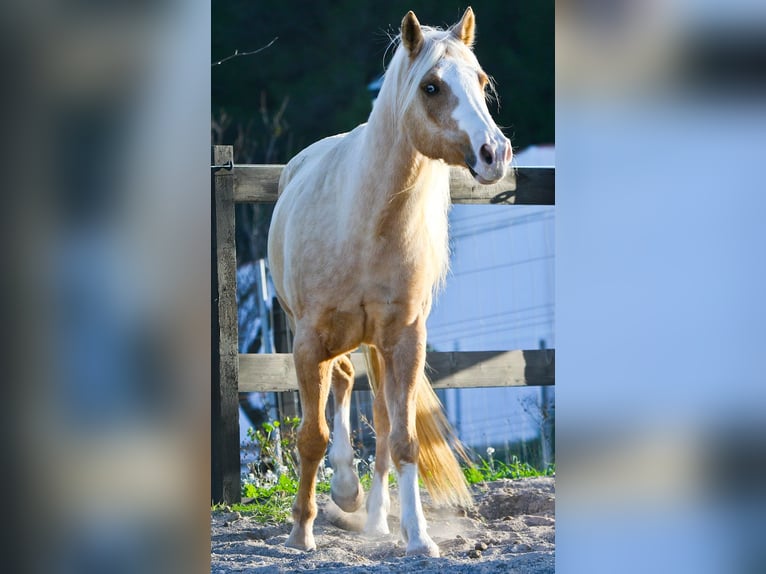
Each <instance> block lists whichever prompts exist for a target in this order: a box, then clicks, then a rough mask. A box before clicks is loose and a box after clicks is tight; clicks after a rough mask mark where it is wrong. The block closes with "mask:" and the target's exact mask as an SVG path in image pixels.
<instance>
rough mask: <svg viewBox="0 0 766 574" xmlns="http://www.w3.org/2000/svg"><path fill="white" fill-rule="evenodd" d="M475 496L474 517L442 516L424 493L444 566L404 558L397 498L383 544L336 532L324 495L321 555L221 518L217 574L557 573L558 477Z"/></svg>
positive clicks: (216, 516)
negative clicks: (312, 573) (309, 573)
mask: <svg viewBox="0 0 766 574" xmlns="http://www.w3.org/2000/svg"><path fill="white" fill-rule="evenodd" d="M473 493H474V501H475V503H476V505H475V508H474V509H472V510H470V511H468V512H462V511H461V512H458V511H455V510H445V509H436V508H434V507H433V506H432V505H431V504H430V500H429V498H428V496H427V494H425V493H423V506H424V510H425V513H426V519H427V520H428V532H429V534H430V535H431V537H432V538H433V539H434V541H435V542H436V543H437V544H438V545H439V548H440V550H441V557H440V558H424V557H407V556H405V555H404V551H405V545H404V543H403V542H402V541H401V540H400V537H399V519H398V515H399V508H398V505H397V494H396V492H395V491H392V492H391V495H392V496H391V502H392V508H391V513H390V515H389V521H388V522H389V527H390V529H391V533H392V534H391V535H390V536H388V537H386V538H382V539H377V540H368V539H366V538H364V537H362V536H361V535H360V534H356V533H353V532H346V531H344V530H341V529H339V528H337V527H336V526H334V525H333V524H332V523H331V518H332V516H333V512H339V510H337V507H334V504H333V503H332V501H330V499H329V496H328V495H319V496H318V504H319V516H318V517H317V520H316V523H315V525H314V535H315V538H316V543H317V550H316V551H314V552H301V551H299V550H293V549H291V548H287V547H285V546H284V542H285V540H286V539H287V535H288V534H289V532H290V524H280V525H275V526H264V525H262V524H258V523H257V522H255V521H253V520H251V519H249V518H247V517H241V516H239V514H238V513H235V512H226V511H216V512H213V513H212V516H211V538H212V548H211V573H212V574H229V573H231V572H259V573H264V574H265V573H273V572H306V571H311V570H315V569H319V570H321V571H322V572H323V573H335V574H341V573H354V574H360V573H369V574H385V573H394V572H397V573H398V572H418V573H419V574H436V573H439V574H443V573H450V574H456V573H462V572H512V573H514V572H518V573H522V572H523V573H525V574H543V573H552V572H554V551H555V515H554V500H555V489H554V479H553V478H552V477H542V478H527V479H520V480H500V481H495V482H491V483H487V484H484V485H481V486H475V487H474V488H473ZM333 507H334V509H333Z"/></svg>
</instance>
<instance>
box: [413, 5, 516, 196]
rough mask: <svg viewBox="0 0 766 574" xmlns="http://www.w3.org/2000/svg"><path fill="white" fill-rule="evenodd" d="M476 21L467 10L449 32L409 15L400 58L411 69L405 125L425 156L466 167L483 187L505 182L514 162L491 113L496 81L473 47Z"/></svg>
mask: <svg viewBox="0 0 766 574" xmlns="http://www.w3.org/2000/svg"><path fill="white" fill-rule="evenodd" d="M474 30H475V17H474V14H473V10H472V9H471V8H468V9H467V10H466V11H465V13H464V14H463V17H462V18H461V20H460V22H458V23H457V24H455V25H454V26H452V27H451V28H450V29H449V30H446V31H441V30H434V29H431V28H428V27H424V26H421V25H420V23H419V22H418V19H417V18H416V16H415V14H414V13H413V12H412V11H410V12H408V13H407V15H406V16H405V17H404V19H403V20H402V28H401V47H400V48H399V51H402V50H404V51H406V57H405V56H404V55H400V58H401V60H402V63H401V65H402V66H403V67H406V79H405V80H404V85H405V89H404V90H403V91H402V97H401V99H400V105H401V107H400V113H401V116H402V119H403V121H402V122H401V126H402V130H404V132H405V134H406V136H407V138H408V139H409V141H410V143H411V144H412V145H413V146H414V147H415V149H417V150H418V151H419V152H420V153H422V154H423V155H425V156H427V157H430V158H432V159H442V160H444V161H445V162H446V163H448V164H450V165H465V166H466V167H468V169H469V170H470V172H471V174H472V175H473V176H474V178H475V179H476V180H477V181H478V182H479V183H483V184H489V183H494V182H496V181H498V180H500V179H501V178H502V177H503V176H504V175H505V172H506V169H507V166H508V164H509V163H510V161H511V157H512V150H511V142H510V140H509V139H508V138H507V137H505V135H503V132H502V131H501V130H500V128H498V127H497V125H496V124H495V122H494V120H493V119H492V117H491V116H490V113H489V110H488V109H487V91H490V90H492V81H491V79H490V78H489V76H487V74H486V73H485V72H484V71H483V70H482V68H481V66H480V65H479V62H478V60H477V59H476V56H475V55H474V53H473V50H472V46H473V42H474V36H475V34H474Z"/></svg>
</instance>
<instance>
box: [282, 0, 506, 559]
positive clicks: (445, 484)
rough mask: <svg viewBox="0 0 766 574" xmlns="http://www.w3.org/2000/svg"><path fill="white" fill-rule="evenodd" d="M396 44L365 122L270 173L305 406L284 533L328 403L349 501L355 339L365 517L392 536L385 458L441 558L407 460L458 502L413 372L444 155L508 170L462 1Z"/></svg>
mask: <svg viewBox="0 0 766 574" xmlns="http://www.w3.org/2000/svg"><path fill="white" fill-rule="evenodd" d="M398 40H399V44H400V45H399V46H398V47H397V49H396V51H395V53H394V55H393V58H392V60H391V63H390V64H389V67H388V70H387V71H386V74H385V80H384V82H383V85H382V87H381V90H380V95H379V96H378V99H377V101H376V103H375V107H374V109H373V111H372V113H371V114H370V117H369V121H368V122H367V123H366V124H363V125H360V126H358V127H357V128H356V129H354V130H353V131H351V132H349V133H347V134H343V135H338V136H334V137H330V138H326V139H323V140H321V141H319V142H317V143H315V144H313V145H311V146H309V147H308V148H306V149H305V150H303V151H302V152H301V153H299V154H298V155H297V156H296V157H295V158H293V159H292V160H291V161H290V162H289V163H288V164H287V166H286V168H285V170H284V172H283V174H282V177H281V179H280V182H279V189H280V197H279V201H278V202H277V205H276V208H275V210H274V216H273V219H272V223H271V230H270V232H269V261H270V265H271V272H272V275H273V279H274V285H275V287H276V290H277V293H278V296H279V300H280V302H281V303H282V306H283V307H284V309H285V311H286V312H287V314H288V316H289V318H290V322H291V326H292V328H293V332H294V334H295V341H294V345H293V355H294V360H295V369H296V374H297V377H298V382H299V389H300V399H301V406H302V410H303V420H302V423H301V426H300V428H299V430H298V451H299V453H300V475H301V477H300V486H299V490H298V494H297V497H296V500H295V504H294V505H293V520H294V524H293V527H292V532H291V533H290V536H289V538H288V539H287V545H288V546H291V547H294V548H300V549H303V550H312V549H314V548H315V547H316V545H315V542H314V534H313V525H314V519H315V517H316V514H317V506H316V500H315V495H314V488H315V481H316V474H317V468H318V466H319V464H320V462H321V461H322V458H323V457H324V453H325V449H326V448H327V444H328V442H329V438H330V433H329V429H328V426H327V423H326V421H325V415H324V412H325V405H326V403H327V398H328V395H329V391H330V386H332V391H333V396H334V400H335V405H336V414H335V419H334V428H333V444H332V448H331V450H330V462H331V464H332V466H333V469H334V471H335V472H334V474H333V477H332V486H331V488H332V498H333V500H334V501H335V503H336V504H337V505H338V506H339V507H340V508H341V509H343V510H344V511H346V512H353V511H356V510H358V509H359V508H360V507H361V505H362V502H363V499H364V493H363V491H362V488H361V486H360V484H359V479H358V477H357V476H356V473H355V471H354V470H353V468H352V464H353V462H352V461H353V449H352V447H351V443H350V429H349V427H350V425H349V405H350V395H351V389H352V386H353V382H354V371H353V366H352V364H351V360H350V358H349V356H348V353H349V352H350V351H352V350H354V349H355V348H357V347H358V346H360V345H362V346H363V348H364V349H366V352H367V357H368V366H369V368H368V371H369V372H370V374H371V376H370V379H371V384H372V387H373V389H374V390H376V393H375V402H374V407H373V410H374V425H375V433H376V440H377V442H376V460H375V473H374V476H373V483H372V488H371V491H370V494H369V497H368V501H367V518H366V522H365V526H364V531H365V533H366V534H368V535H382V534H388V524H387V520H386V519H387V515H388V510H389V506H390V499H389V494H388V471H389V464H390V462H389V461H390V460H391V459H393V463H394V465H395V467H396V469H397V471H398V478H399V491H400V502H401V534H402V536H403V538H404V540H405V541H406V543H407V554H426V555H430V556H438V555H439V549H438V547H437V546H436V544H435V543H434V542H433V540H431V538H430V537H429V535H428V533H427V532H426V521H425V518H424V515H423V510H422V507H421V503H420V495H419V490H418V473H419V474H420V478H421V479H422V480H423V482H424V483H425V485H426V487H427V488H428V489H429V492H430V493H431V495H432V497H433V498H434V500H435V501H437V502H448V503H458V504H463V503H465V504H469V503H470V494H469V492H468V489H467V486H466V483H465V480H464V477H463V474H462V472H461V470H460V467H459V465H458V463H457V460H456V458H455V455H454V454H453V452H452V450H451V449H450V446H449V443H450V442H451V439H452V438H454V437H452V435H451V434H450V433H451V431H450V429H449V425H448V423H447V420H446V418H445V416H444V414H443V410H442V408H441V404H440V403H439V401H438V399H437V398H436V395H435V394H434V392H433V390H432V389H431V386H430V384H429V383H428V380H427V379H426V377H425V374H424V366H425V355H426V352H425V351H426V317H427V316H428V314H429V312H430V309H431V300H432V297H433V295H434V292H435V290H436V289H437V288H438V287H439V285H440V284H441V283H442V281H443V279H444V276H445V274H446V271H447V266H448V259H449V249H448V242H447V212H448V209H449V206H450V194H449V165H459V166H467V167H468V169H469V170H470V171H471V173H472V174H473V176H474V178H475V179H476V180H477V181H479V182H480V183H484V184H487V183H493V182H496V181H498V180H499V179H500V178H502V177H503V176H504V175H505V171H506V166H507V164H508V163H509V162H510V160H511V144H510V141H509V140H508V139H507V138H506V137H505V136H504V135H503V134H502V132H501V131H500V129H499V128H498V127H497V126H496V125H495V123H494V122H493V120H492V118H491V117H490V114H489V111H488V110H487V105H486V101H485V89H486V88H487V86H488V84H489V79H488V77H487V75H486V74H485V73H484V72H483V71H482V69H481V67H480V66H479V63H478V61H477V60H476V57H475V55H474V53H473V51H472V50H471V46H472V44H473V40H474V14H473V11H472V10H471V9H470V8H469V9H468V10H466V12H465V14H464V15H463V17H462V18H461V20H460V22H458V23H457V24H455V25H454V26H453V27H452V28H450V29H449V30H438V29H433V28H428V27H421V25H420V23H419V22H418V20H417V18H416V17H415V14H413V13H412V12H409V13H408V14H407V15H406V16H405V17H404V19H403V20H402V27H401V34H400V36H399V38H398Z"/></svg>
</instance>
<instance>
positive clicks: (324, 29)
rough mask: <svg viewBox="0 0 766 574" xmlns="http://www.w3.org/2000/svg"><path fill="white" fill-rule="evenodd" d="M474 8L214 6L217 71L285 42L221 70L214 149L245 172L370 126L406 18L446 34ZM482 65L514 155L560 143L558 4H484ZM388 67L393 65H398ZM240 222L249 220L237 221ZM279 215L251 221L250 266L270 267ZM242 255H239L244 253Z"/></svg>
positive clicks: (226, 1) (417, 2)
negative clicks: (267, 229)
mask: <svg viewBox="0 0 766 574" xmlns="http://www.w3.org/2000/svg"><path fill="white" fill-rule="evenodd" d="M468 5H469V2H456V1H453V0H410V1H407V2H403V1H400V0H393V1H386V2H382V1H378V2H360V1H359V0H334V1H333V2H321V1H316V0H311V1H309V0H284V1H280V2H257V1H254V0H213V3H212V21H213V29H212V47H211V62H212V61H217V60H220V59H222V58H225V57H226V56H229V55H231V54H232V53H234V51H235V50H239V51H240V52H246V51H250V50H255V49H257V48H259V47H261V46H264V45H265V44H268V43H269V42H270V41H271V40H272V39H273V38H274V37H278V38H279V39H278V40H277V41H276V42H275V43H274V44H273V45H272V46H271V47H269V48H268V49H266V50H264V51H262V52H259V53H258V54H255V55H253V56H244V57H238V58H233V59H231V60H229V61H227V62H225V63H223V64H221V65H219V66H215V67H213V68H212V110H211V114H212V123H213V130H212V136H213V143H225V144H232V145H234V146H235V150H234V151H235V158H234V160H235V162H237V163H285V162H286V161H287V160H289V159H290V158H291V157H292V156H293V155H295V154H296V153H297V152H298V151H300V150H301V149H303V148H304V147H306V146H307V145H309V144H311V143H312V142H314V141H316V140H318V139H321V138H323V137H326V136H329V135H333V134H337V133H341V132H345V131H348V130H350V129H352V128H354V127H355V126H356V125H358V124H359V123H362V122H364V121H366V119H367V116H368V115H369V112H370V109H371V95H370V92H369V91H368V90H367V84H368V83H369V82H371V81H372V80H374V79H375V78H377V77H378V76H379V75H380V74H381V73H382V71H383V69H384V60H387V58H386V48H387V46H388V44H389V38H390V36H393V35H395V34H396V33H397V32H398V28H399V24H400V22H401V19H402V17H403V16H404V14H405V13H406V12H407V10H410V9H411V10H414V11H415V13H416V14H417V16H418V19H419V20H420V21H421V23H423V24H429V25H437V26H442V27H445V26H448V25H451V24H453V23H455V22H456V21H457V20H458V19H459V18H460V16H461V15H462V13H463V11H464V10H465V8H466V7H467V6H468ZM470 5H471V6H472V7H473V9H474V11H475V13H476V19H477V32H478V35H477V44H476V54H477V57H478V59H479V61H480V62H481V64H482V65H483V66H484V69H485V70H486V71H487V72H488V73H489V74H490V75H492V76H493V77H494V79H495V81H496V84H497V91H498V94H499V96H500V108H499V110H498V109H495V106H491V107H490V110H491V111H492V112H493V115H494V116H495V119H496V121H497V123H498V125H501V126H503V127H504V128H505V132H506V135H508V136H510V137H511V140H512V142H513V145H514V148H515V149H519V148H523V147H526V146H528V145H531V144H541V143H553V141H554V0H541V1H538V2H519V1H503V2H499V1H490V0H475V1H473V2H470ZM388 56H390V54H388ZM238 215H239V214H238ZM269 215H270V212H269V211H268V210H267V211H266V212H264V213H261V212H258V213H257V214H256V213H255V212H253V213H251V214H249V215H247V216H244V214H243V219H244V218H245V217H247V218H249V220H248V221H249V223H250V224H251V225H252V224H256V225H255V227H256V228H258V229H253V228H250V229H248V230H246V233H248V235H249V236H250V240H249V243H248V244H247V247H244V249H245V250H246V251H247V252H246V253H242V257H241V260H249V259H251V258H257V257H262V256H264V252H263V251H264V247H265V242H264V241H262V240H254V239H253V235H256V236H260V235H263V229H262V226H263V225H265V224H266V223H267V221H268V217H269ZM238 247H239V245H238Z"/></svg>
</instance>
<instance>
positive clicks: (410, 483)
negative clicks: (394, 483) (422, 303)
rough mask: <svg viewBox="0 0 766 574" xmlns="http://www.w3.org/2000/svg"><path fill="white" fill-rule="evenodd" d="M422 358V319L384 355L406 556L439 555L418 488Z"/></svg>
mask: <svg viewBox="0 0 766 574" xmlns="http://www.w3.org/2000/svg"><path fill="white" fill-rule="evenodd" d="M425 357H426V329H425V320H424V319H422V320H419V321H416V322H415V323H414V324H413V325H410V326H408V327H406V328H405V329H404V330H403V331H402V333H401V336H400V337H399V338H398V340H397V342H396V344H395V345H394V346H393V349H392V350H391V351H390V352H387V353H384V358H385V363H386V373H387V377H386V383H385V389H384V392H385V397H386V404H387V405H388V414H389V417H390V421H391V434H390V435H389V445H390V449H391V458H392V459H393V461H394V465H395V466H396V469H397V471H398V474H399V502H400V505H401V532H402V537H403V538H404V540H405V542H406V543H407V555H414V554H423V555H426V556H439V547H438V546H437V545H436V544H435V543H434V541H433V540H431V537H430V536H429V535H428V533H427V532H426V519H425V516H424V514H423V506H422V504H421V502H420V490H419V487H418V438H417V432H416V429H415V399H416V391H417V384H418V379H419V377H421V376H423V369H424V367H425ZM389 373H390V374H389Z"/></svg>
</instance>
